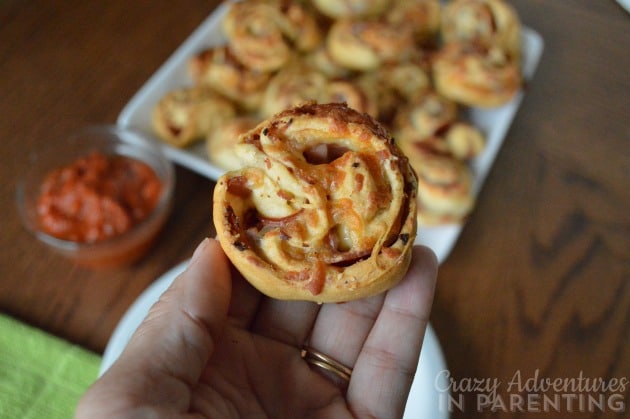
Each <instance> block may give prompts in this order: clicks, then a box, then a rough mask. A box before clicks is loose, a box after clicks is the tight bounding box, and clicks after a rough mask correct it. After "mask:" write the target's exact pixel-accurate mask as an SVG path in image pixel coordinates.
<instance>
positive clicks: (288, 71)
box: [260, 60, 328, 118]
mask: <svg viewBox="0 0 630 419" xmlns="http://www.w3.org/2000/svg"><path fill="white" fill-rule="evenodd" d="M326 84H328V78H327V77H326V76H324V75H323V74H322V73H320V72H318V71H314V70H311V69H309V68H308V67H307V66H306V65H305V64H304V63H303V62H301V61H297V60H296V61H294V62H293V63H292V64H291V65H288V66H287V67H285V68H283V69H282V70H280V71H279V72H278V73H277V74H275V75H274V77H273V78H272V79H271V80H270V82H269V84H268V86H267V89H266V90H265V94H264V95H263V100H262V104H261V108H260V114H261V115H262V116H263V117H264V118H269V117H271V116H273V115H275V114H276V113H278V112H281V111H283V110H285V109H288V108H291V107H293V106H296V105H299V104H300V103H303V102H307V101H319V98H320V96H321V95H322V92H323V91H324V89H325V87H326Z"/></svg>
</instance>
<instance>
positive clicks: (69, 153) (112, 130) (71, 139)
mask: <svg viewBox="0 0 630 419" xmlns="http://www.w3.org/2000/svg"><path fill="white" fill-rule="evenodd" d="M93 152H100V153H102V154H104V155H108V156H111V155H114V156H124V157H127V158H131V159H135V160H138V161H140V162H144V163H145V164H147V165H148V166H149V167H150V168H152V169H153V171H154V172H155V174H156V175H157V177H158V179H159V181H160V182H161V184H162V188H161V191H160V194H159V197H158V198H157V203H156V204H155V206H154V208H153V209H152V211H151V212H150V213H149V214H148V215H147V216H146V218H144V219H143V220H142V221H139V222H137V223H136V224H135V225H133V226H132V227H131V228H130V229H129V230H127V231H124V232H122V233H120V234H118V235H114V236H112V237H110V238H105V239H103V240H96V241H91V242H86V241H73V240H68V239H61V238H58V237H55V236H53V235H51V234H49V233H48V232H47V231H45V229H44V228H43V225H42V222H41V221H40V216H39V215H38V200H39V197H40V194H41V191H42V184H43V182H44V180H45V179H46V177H47V176H48V174H49V173H51V172H52V171H53V170H56V169H59V168H61V167H64V166H67V165H70V164H73V163H74V162H76V161H77V159H79V158H80V157H85V156H87V155H88V154H90V153H93ZM99 179H107V176H106V175H105V176H102V177H100V178H99ZM174 185H175V174H174V169H173V164H172V163H171V162H170V161H169V160H168V159H167V158H166V156H165V155H164V153H163V152H162V149H161V148H160V146H159V145H157V144H155V143H154V142H153V141H151V140H149V139H146V138H145V137H144V136H143V135H142V134H140V133H138V132H135V131H132V130H129V129H126V128H121V127H118V126H108V125H105V126H94V127H87V128H85V129H82V130H80V131H79V132H77V133H75V134H74V135H71V136H68V137H66V138H58V139H54V141H52V140H51V142H50V143H49V144H48V146H47V147H45V148H42V149H38V150H36V151H33V152H32V153H31V155H30V156H29V161H28V165H27V167H26V168H25V171H24V172H23V173H22V176H21V177H20V179H19V181H18V184H17V188H16V198H17V206H18V210H19V213H20V216H21V218H22V221H23V222H24V225H25V227H26V229H27V230H28V231H30V232H31V233H32V234H33V235H34V236H35V237H36V238H37V239H39V240H40V241H41V242H42V243H45V244H46V245H47V246H49V247H50V248H52V249H54V250H55V251H57V252H59V253H61V254H62V255H64V256H66V257H68V258H70V259H72V260H74V261H75V262H76V263H78V264H80V265H83V266H88V267H93V268H111V267H119V266H123V265H128V264H131V263H132V262H135V261H136V260H138V259H139V258H140V257H142V256H144V255H145V254H146V253H147V251H148V250H149V249H150V247H151V245H152V244H153V243H154V241H155V238H156V237H157V236H158V234H159V233H160V231H161V230H162V227H163V226H164V224H165V222H166V220H167V219H168V216H169V214H170V211H171V207H172V200H173V189H174Z"/></svg>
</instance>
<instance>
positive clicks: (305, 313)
mask: <svg viewBox="0 0 630 419" xmlns="http://www.w3.org/2000/svg"><path fill="white" fill-rule="evenodd" d="M319 309H320V308H319V305H317V304H315V303H313V302H310V301H281V300H274V299H271V298H268V299H265V300H264V301H263V302H262V304H261V307H260V311H259V312H258V315H257V317H256V321H255V323H254V325H253V327H252V331H253V332H254V333H258V334H260V335H263V336H266V337H268V338H271V339H275V340H279V341H281V342H283V343H286V344H287V345H291V346H294V347H295V348H300V347H301V346H302V344H303V343H304V340H305V339H306V337H307V336H308V334H309V333H310V331H311V328H312V327H313V323H314V321H315V318H317V313H318V311H319Z"/></svg>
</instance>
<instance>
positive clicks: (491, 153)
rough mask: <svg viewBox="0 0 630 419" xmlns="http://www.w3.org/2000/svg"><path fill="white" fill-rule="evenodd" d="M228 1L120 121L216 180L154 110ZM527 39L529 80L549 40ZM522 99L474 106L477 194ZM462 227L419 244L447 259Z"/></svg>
mask: <svg viewBox="0 0 630 419" xmlns="http://www.w3.org/2000/svg"><path fill="white" fill-rule="evenodd" d="M228 6H229V3H222V4H221V5H220V6H219V7H217V9H216V10H215V11H214V12H213V13H212V14H211V15H210V16H208V18H207V19H206V20H205V21H204V22H202V23H201V25H199V27H198V28H197V29H196V30H195V31H194V32H193V33H192V34H191V35H190V36H189V37H188V39H186V41H184V43H182V45H181V46H180V47H179V48H178V49H177V50H176V51H175V52H174V53H173V54H172V55H171V57H170V58H169V59H168V60H167V61H166V62H165V63H164V64H163V65H162V66H161V67H160V68H159V69H158V70H157V71H156V72H155V74H153V76H152V77H151V78H150V79H149V80H148V81H147V82H146V83H145V84H144V85H143V86H142V88H141V89H140V90H139V91H138V92H137V93H136V94H135V96H134V97H133V98H132V99H131V100H130V101H129V103H128V104H127V105H126V106H125V108H124V109H123V110H122V112H121V113H120V115H119V117H118V121H117V123H118V124H119V125H121V126H124V127H131V128H135V129H136V130H139V131H141V132H143V133H145V134H146V135H147V136H149V137H150V138H154V139H155V141H158V142H160V143H161V144H162V147H163V148H164V151H165V153H166V155H167V156H168V157H169V158H170V159H171V160H173V161H174V162H176V163H178V164H180V165H182V166H184V167H187V168H189V169H190V170H193V171H195V172H197V173H199V174H201V175H203V176H206V177H208V178H210V179H213V180H217V179H218V178H219V177H220V176H221V175H222V174H223V173H224V172H225V171H224V170H223V169H221V168H219V167H217V166H215V165H213V164H212V163H210V161H209V160H208V157H207V155H206V148H205V144H203V142H202V143H197V144H195V145H192V146H190V147H187V148H185V149H179V148H176V147H173V146H170V145H167V144H164V143H163V142H162V141H160V140H159V139H158V138H157V137H156V136H155V135H154V134H153V129H152V123H151V113H152V110H153V107H154V106H155V104H156V103H157V102H158V101H159V100H160V99H161V97H162V96H163V95H164V94H165V93H167V92H168V91H170V90H172V89H174V88H178V87H183V86H189V85H191V84H192V80H191V78H190V76H189V75H188V72H187V62H188V59H189V58H190V57H191V56H192V55H193V54H194V53H196V52H198V51H200V50H202V49H204V48H207V47H210V46H215V45H221V44H223V43H225V38H224V37H223V34H222V33H221V25H220V22H221V19H222V18H223V16H224V15H225V13H226V11H227V8H228ZM522 38H523V39H522V41H523V74H524V76H525V79H526V81H529V80H531V78H532V77H533V75H534V72H535V70H536V67H537V66H538V62H539V60H540V56H541V54H542V51H543V48H544V45H543V40H542V38H541V36H540V35H539V34H538V33H537V32H535V31H534V30H532V29H530V28H528V27H524V28H523V30H522ZM522 100H523V92H520V93H519V94H518V95H517V96H516V97H514V99H513V100H512V101H511V102H509V103H508V104H506V105H504V106H502V107H499V108H496V109H492V110H482V109H471V110H470V119H471V122H472V123H473V124H475V125H476V126H477V127H479V128H480V129H481V130H482V131H483V132H484V133H485V134H486V137H487V146H486V149H485V150H484V152H483V153H482V154H481V155H480V156H479V157H477V158H476V159H475V160H474V161H473V162H472V169H473V172H474V175H475V182H474V185H473V188H474V192H475V194H476V195H477V194H479V191H480V190H481V187H482V185H483V182H484V181H485V179H486V176H487V175H488V172H489V171H490V168H491V167H492V164H493V162H494V159H495V158H496V155H497V153H498V151H499V149H500V148H501V145H502V143H503V141H504V140H505V136H506V134H507V131H508V129H509V127H510V125H511V124H512V120H513V119H514V116H515V115H516V112H517V110H518V108H519V106H520V104H521V101H522ZM461 230H462V226H461V225H445V226H438V227H430V228H426V227H421V228H419V231H418V238H417V239H416V243H419V244H424V245H426V246H428V247H430V248H431V249H432V250H433V251H434V252H435V254H436V255H437V258H438V261H439V262H440V263H442V262H443V261H444V260H445V259H446V258H447V256H448V255H449V253H450V252H451V249H452V248H453V246H454V245H455V242H456V241H457V239H458V237H459V234H460V233H461Z"/></svg>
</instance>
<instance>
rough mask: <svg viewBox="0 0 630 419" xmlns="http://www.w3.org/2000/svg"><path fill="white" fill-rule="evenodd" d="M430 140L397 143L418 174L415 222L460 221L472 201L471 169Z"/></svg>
mask: <svg viewBox="0 0 630 419" xmlns="http://www.w3.org/2000/svg"><path fill="white" fill-rule="evenodd" d="M431 141H432V140H428V141H427V142H424V141H423V142H408V143H402V144H401V145H400V148H401V149H402V151H403V152H404V153H405V154H406V155H407V157H408V158H409V162H410V164H411V165H412V167H413V168H414V170H415V171H416V174H417V176H418V212H417V216H418V224H419V225H421V226H435V225H443V224H461V223H462V222H463V221H464V220H465V218H466V216H467V215H468V214H469V213H470V211H472V209H473V207H474V203H475V198H474V195H473V190H472V187H473V175H472V171H471V170H470V168H469V167H468V165H467V164H466V163H465V162H463V161H461V160H458V159H456V158H454V157H453V156H452V155H451V154H450V153H449V152H448V151H446V152H440V151H439V150H438V148H436V147H434V146H432V144H431Z"/></svg>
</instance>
